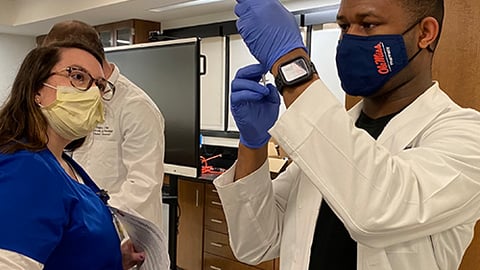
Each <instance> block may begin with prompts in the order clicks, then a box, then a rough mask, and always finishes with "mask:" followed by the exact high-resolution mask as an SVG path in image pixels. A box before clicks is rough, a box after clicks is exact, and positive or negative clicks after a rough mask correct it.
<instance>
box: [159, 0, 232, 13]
mask: <svg viewBox="0 0 480 270" xmlns="http://www.w3.org/2000/svg"><path fill="white" fill-rule="evenodd" d="M221 1H224V0H193V1H183V2H180V3H176V4H172V5H167V6H162V7H157V8H151V9H149V11H151V12H162V11H167V10H172V9H178V8H185V7H192V6H199V5H204V4H210V3H214V2H221Z"/></svg>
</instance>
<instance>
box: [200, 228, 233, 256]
mask: <svg viewBox="0 0 480 270" xmlns="http://www.w3.org/2000/svg"><path fill="white" fill-rule="evenodd" d="M203 250H204V251H205V252H208V253H210V254H215V255H218V256H222V257H224V258H227V259H231V260H235V256H233V253H232V250H231V249H230V244H229V242H228V235H226V234H223V233H218V232H213V231H209V230H205V240H204V241H203Z"/></svg>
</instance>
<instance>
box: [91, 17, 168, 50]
mask: <svg viewBox="0 0 480 270" xmlns="http://www.w3.org/2000/svg"><path fill="white" fill-rule="evenodd" d="M95 29H96V30H97V32H98V34H99V35H100V39H101V40H102V44H103V47H114V46H124V45H132V44H138V43H145V42H148V36H149V32H150V31H160V23H159V22H152V21H145V20H137V19H130V20H125V21H120V22H114V23H108V24H102V25H97V26H95Z"/></svg>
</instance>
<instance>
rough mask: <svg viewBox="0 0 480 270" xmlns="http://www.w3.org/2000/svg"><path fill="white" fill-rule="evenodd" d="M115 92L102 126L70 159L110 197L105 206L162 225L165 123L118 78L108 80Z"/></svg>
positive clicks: (146, 99) (144, 96)
mask: <svg viewBox="0 0 480 270" xmlns="http://www.w3.org/2000/svg"><path fill="white" fill-rule="evenodd" d="M109 81H110V82H112V83H113V84H114V85H115V87H116V92H115V95H114V97H113V99H112V100H111V101H107V102H105V103H104V104H105V111H106V114H105V118H106V119H105V122H104V123H103V124H100V125H98V126H97V128H96V129H95V130H94V132H93V136H89V137H87V141H86V142H85V144H84V145H83V146H82V147H81V148H79V149H77V150H76V151H75V152H74V153H73V158H74V159H75V160H76V161H77V162H79V163H80V164H81V165H82V166H83V168H84V169H85V170H86V171H87V172H88V174H89V175H90V176H91V177H92V178H93V180H94V181H95V182H96V184H97V185H98V186H100V187H102V188H104V189H106V190H107V191H108V193H109V195H110V200H109V204H110V205H112V206H115V207H118V208H120V209H122V210H128V209H133V210H134V211H136V212H138V213H139V214H140V215H141V216H143V217H145V218H146V219H148V220H150V221H152V222H153V223H155V224H157V225H158V227H159V228H160V229H161V228H163V225H162V184H163V172H164V169H163V158H164V149H165V137H164V125H165V121H164V118H163V116H162V114H161V112H160V110H159V109H158V107H157V106H156V105H155V103H154V102H153V101H152V100H151V99H150V97H148V96H147V94H145V92H144V91H143V90H142V89H140V88H139V87H138V86H136V85H135V84H133V83H132V82H131V81H129V80H128V79H127V78H126V77H124V76H123V75H121V74H120V71H119V69H118V67H116V66H115V68H114V71H113V73H112V75H111V76H110V78H109Z"/></svg>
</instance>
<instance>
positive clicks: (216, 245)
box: [210, 242, 223, 248]
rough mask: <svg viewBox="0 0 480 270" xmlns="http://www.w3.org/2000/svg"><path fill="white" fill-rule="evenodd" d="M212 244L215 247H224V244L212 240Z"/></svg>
mask: <svg viewBox="0 0 480 270" xmlns="http://www.w3.org/2000/svg"><path fill="white" fill-rule="evenodd" d="M210 245H212V246H214V247H217V248H223V245H222V244H219V243H215V242H210Z"/></svg>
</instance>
